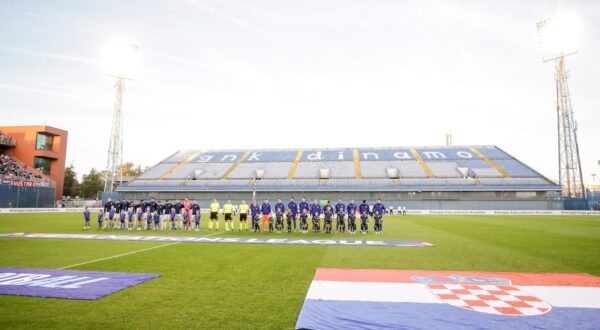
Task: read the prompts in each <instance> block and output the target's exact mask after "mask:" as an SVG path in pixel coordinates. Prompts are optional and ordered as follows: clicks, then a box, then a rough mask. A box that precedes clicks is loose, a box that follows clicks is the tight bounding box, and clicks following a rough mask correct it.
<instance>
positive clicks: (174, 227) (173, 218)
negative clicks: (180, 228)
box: [169, 207, 177, 230]
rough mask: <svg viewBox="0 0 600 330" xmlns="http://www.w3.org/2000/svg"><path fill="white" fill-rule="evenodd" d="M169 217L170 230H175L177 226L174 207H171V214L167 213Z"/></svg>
mask: <svg viewBox="0 0 600 330" xmlns="http://www.w3.org/2000/svg"><path fill="white" fill-rule="evenodd" d="M169 215H170V221H171V230H176V229H177V225H176V224H175V221H176V220H177V210H175V207H171V212H170V213H169Z"/></svg>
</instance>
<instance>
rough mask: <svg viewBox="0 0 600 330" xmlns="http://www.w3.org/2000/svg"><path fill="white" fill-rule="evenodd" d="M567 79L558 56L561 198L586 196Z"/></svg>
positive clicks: (557, 104)
mask: <svg viewBox="0 0 600 330" xmlns="http://www.w3.org/2000/svg"><path fill="white" fill-rule="evenodd" d="M568 78H569V72H568V71H567V70H566V69H565V57H564V56H561V57H560V58H558V59H557V60H556V118H557V121H558V126H557V127H558V173H559V178H560V185H561V186H562V190H563V198H568V199H570V198H586V196H585V195H586V191H585V186H584V184H583V174H582V171H581V161H580V157H579V144H578V142H577V122H576V121H575V117H574V115H573V108H572V106H571V95H570V93H569V84H568Z"/></svg>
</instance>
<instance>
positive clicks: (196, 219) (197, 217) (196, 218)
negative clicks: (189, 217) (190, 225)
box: [194, 207, 200, 231]
mask: <svg viewBox="0 0 600 330" xmlns="http://www.w3.org/2000/svg"><path fill="white" fill-rule="evenodd" d="M194 224H195V230H196V231H200V207H198V212H196V214H194Z"/></svg>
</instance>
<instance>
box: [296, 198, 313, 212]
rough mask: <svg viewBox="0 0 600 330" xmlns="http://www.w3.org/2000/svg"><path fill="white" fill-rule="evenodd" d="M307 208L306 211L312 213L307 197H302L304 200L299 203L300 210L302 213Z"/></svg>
mask: <svg viewBox="0 0 600 330" xmlns="http://www.w3.org/2000/svg"><path fill="white" fill-rule="evenodd" d="M304 210H306V213H308V214H310V206H309V205H308V203H307V202H306V198H305V197H302V201H301V202H300V203H299V204H298V212H299V213H300V214H302V212H304Z"/></svg>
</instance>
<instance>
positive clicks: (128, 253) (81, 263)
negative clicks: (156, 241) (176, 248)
mask: <svg viewBox="0 0 600 330" xmlns="http://www.w3.org/2000/svg"><path fill="white" fill-rule="evenodd" d="M217 234H219V232H216V233H212V234H208V235H204V236H202V237H208V236H214V235H217ZM179 243H184V242H172V243H167V244H163V245H159V246H153V247H149V248H145V249H141V250H136V251H131V252H127V253H122V254H117V255H114V256H110V257H104V258H100V259H94V260H90V261H86V262H80V263H78V264H73V265H69V266H65V267H61V268H57V269H67V268H73V267H77V266H81V265H86V264H91V263H93V262H98V261H104V260H110V259H115V258H119V257H124V256H128V255H130V254H135V253H140V252H144V251H149V250H154V249H158V248H161V247H165V246H169V245H175V244H179Z"/></svg>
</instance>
